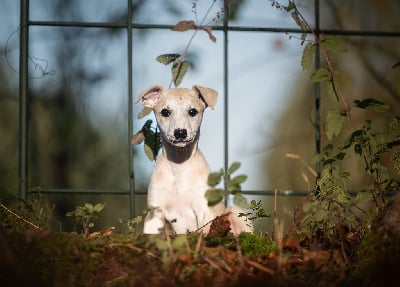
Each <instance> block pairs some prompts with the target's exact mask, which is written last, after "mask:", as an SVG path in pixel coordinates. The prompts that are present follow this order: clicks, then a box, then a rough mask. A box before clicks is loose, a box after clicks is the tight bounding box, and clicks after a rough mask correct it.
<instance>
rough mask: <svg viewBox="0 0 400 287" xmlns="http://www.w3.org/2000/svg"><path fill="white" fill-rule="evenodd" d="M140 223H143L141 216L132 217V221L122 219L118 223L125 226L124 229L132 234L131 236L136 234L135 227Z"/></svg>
mask: <svg viewBox="0 0 400 287" xmlns="http://www.w3.org/2000/svg"><path fill="white" fill-rule="evenodd" d="M142 221H143V217H142V216H141V215H138V216H136V217H134V218H132V219H128V220H125V219H122V218H120V219H119V222H120V223H121V224H122V225H123V226H126V228H128V230H129V232H130V233H132V234H135V233H136V226H137V225H138V224H140V223H141V222H142Z"/></svg>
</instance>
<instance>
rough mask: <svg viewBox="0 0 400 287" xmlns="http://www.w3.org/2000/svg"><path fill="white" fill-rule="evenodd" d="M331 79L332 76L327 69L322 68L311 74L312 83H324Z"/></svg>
mask: <svg viewBox="0 0 400 287" xmlns="http://www.w3.org/2000/svg"><path fill="white" fill-rule="evenodd" d="M331 78H332V77H331V74H330V73H329V71H328V69H327V68H320V69H318V70H316V71H315V72H314V73H312V74H311V81H313V82H323V81H326V80H330V79H331Z"/></svg>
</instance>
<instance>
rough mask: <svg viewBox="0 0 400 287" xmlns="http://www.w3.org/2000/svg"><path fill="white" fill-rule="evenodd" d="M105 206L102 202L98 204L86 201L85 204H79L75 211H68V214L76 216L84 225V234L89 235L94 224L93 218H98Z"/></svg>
mask: <svg viewBox="0 0 400 287" xmlns="http://www.w3.org/2000/svg"><path fill="white" fill-rule="evenodd" d="M105 206H106V205H105V204H102V203H98V204H96V205H92V204H90V203H85V204H84V205H83V206H78V207H77V208H76V209H75V210H74V211H69V212H67V213H66V216H71V217H75V220H76V221H77V222H79V223H80V224H81V225H82V228H83V234H84V235H85V236H86V237H88V236H89V230H90V228H92V227H93V226H94V223H93V222H91V220H92V219H94V218H97V217H98V214H99V213H100V212H101V211H102V210H103V209H104V207H105Z"/></svg>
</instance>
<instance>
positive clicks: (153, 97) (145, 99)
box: [135, 85, 164, 109]
mask: <svg viewBox="0 0 400 287" xmlns="http://www.w3.org/2000/svg"><path fill="white" fill-rule="evenodd" d="M163 91H164V89H163V88H162V87H161V86H158V85H157V86H153V87H150V88H148V89H147V90H145V91H144V92H142V93H141V94H140V95H139V97H138V98H137V99H136V102H135V103H138V102H142V104H143V105H144V106H145V107H147V108H151V109H152V108H153V107H154V106H155V104H156V103H157V101H158V99H159V98H160V96H161V94H162V92H163Z"/></svg>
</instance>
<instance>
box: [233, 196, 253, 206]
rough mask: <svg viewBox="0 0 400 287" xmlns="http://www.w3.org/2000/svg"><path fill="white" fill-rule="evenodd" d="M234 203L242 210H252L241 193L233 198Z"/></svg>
mask: <svg viewBox="0 0 400 287" xmlns="http://www.w3.org/2000/svg"><path fill="white" fill-rule="evenodd" d="M233 203H234V204H235V205H237V206H239V207H240V208H244V209H247V208H250V207H251V205H250V204H249V203H248V202H247V199H246V198H245V197H244V196H243V195H242V194H240V193H238V194H236V195H235V196H234V197H233Z"/></svg>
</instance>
